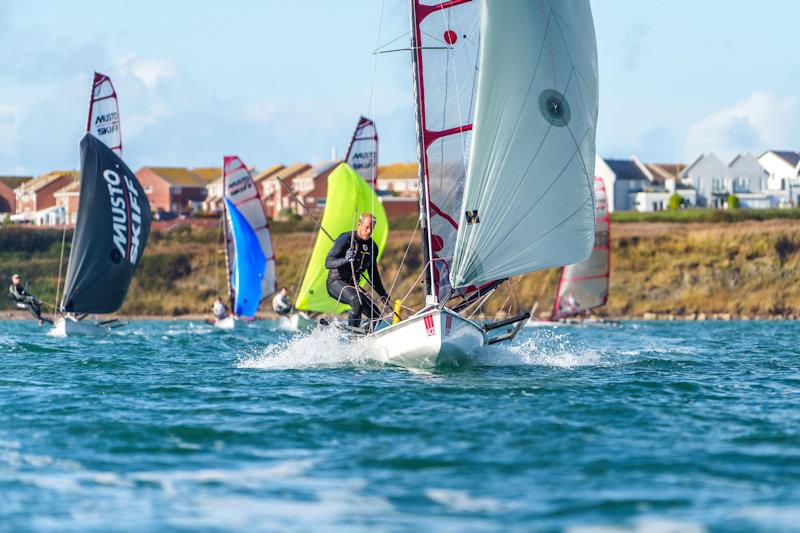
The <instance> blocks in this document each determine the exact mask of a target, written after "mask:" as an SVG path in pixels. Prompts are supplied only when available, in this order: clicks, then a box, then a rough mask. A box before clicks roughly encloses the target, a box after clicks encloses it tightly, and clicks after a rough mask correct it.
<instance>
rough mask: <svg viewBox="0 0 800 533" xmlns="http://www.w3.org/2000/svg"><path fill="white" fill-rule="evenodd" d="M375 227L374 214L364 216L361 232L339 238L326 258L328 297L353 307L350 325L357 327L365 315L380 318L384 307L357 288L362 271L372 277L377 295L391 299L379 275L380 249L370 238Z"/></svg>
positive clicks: (342, 235) (384, 298)
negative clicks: (362, 315)
mask: <svg viewBox="0 0 800 533" xmlns="http://www.w3.org/2000/svg"><path fill="white" fill-rule="evenodd" d="M374 227H375V217H374V216H372V214H371V213H361V216H360V217H359V219H358V229H357V230H356V231H348V232H346V233H342V234H341V235H339V237H338V238H337V239H336V240H335V241H334V242H333V246H332V247H331V251H330V252H328V256H327V257H326V258H325V268H327V269H328V281H327V287H328V294H329V295H330V297H331V298H333V299H334V300H337V301H339V302H342V303H345V304H347V305H349V306H350V316H348V320H347V323H348V324H349V325H350V326H352V327H356V328H357V327H359V326H360V325H361V314H362V313H363V314H364V315H365V316H367V317H368V318H371V319H377V318H379V317H380V314H381V306H379V305H376V304H375V302H373V301H372V299H371V298H370V297H369V296H367V294H366V293H365V292H364V291H362V290H357V289H356V287H355V286H354V285H355V284H356V283H357V282H358V281H359V280H360V279H361V274H362V272H366V273H367V274H368V275H369V279H370V282H371V283H372V287H373V288H374V289H375V292H377V293H378V296H380V297H381V299H382V300H383V301H384V302H386V301H388V299H389V295H388V294H387V293H386V289H384V288H383V283H381V275H380V273H379V272H378V264H377V263H378V246H377V245H376V244H375V242H374V241H373V240H372V238H371V236H372V230H373V228H374ZM354 278H355V281H354Z"/></svg>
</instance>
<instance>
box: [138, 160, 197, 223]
mask: <svg viewBox="0 0 800 533" xmlns="http://www.w3.org/2000/svg"><path fill="white" fill-rule="evenodd" d="M136 178H137V179H138V180H139V183H141V184H142V188H144V192H145V194H147V199H148V200H149V201H150V209H151V210H152V211H154V212H168V213H174V212H178V211H183V210H185V209H190V208H191V209H195V208H199V207H200V205H201V202H202V201H203V200H205V198H206V194H207V192H206V185H207V182H206V180H205V179H204V178H203V177H201V176H200V175H198V174H195V173H194V172H192V171H191V170H189V169H188V168H186V167H142V168H140V169H139V170H137V171H136Z"/></svg>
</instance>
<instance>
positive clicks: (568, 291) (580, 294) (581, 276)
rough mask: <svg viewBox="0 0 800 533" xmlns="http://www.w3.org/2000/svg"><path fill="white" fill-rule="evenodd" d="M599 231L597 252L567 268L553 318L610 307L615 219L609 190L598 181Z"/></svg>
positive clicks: (596, 228) (595, 180) (596, 195)
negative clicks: (607, 193) (612, 238)
mask: <svg viewBox="0 0 800 533" xmlns="http://www.w3.org/2000/svg"><path fill="white" fill-rule="evenodd" d="M594 191H595V206H596V208H595V209H596V214H595V226H594V227H595V230H594V249H593V250H592V255H590V256H589V259H587V260H586V261H583V262H580V263H576V264H574V265H567V266H565V267H564V269H563V270H562V271H561V280H560V281H559V283H558V292H557V293H556V302H555V305H554V306H553V313H552V315H551V319H554V320H557V319H559V318H567V317H570V316H573V315H577V314H579V313H582V312H584V311H588V310H590V309H594V308H596V307H600V306H603V305H605V304H606V302H607V301H608V280H609V272H610V258H611V239H610V228H611V219H610V217H609V214H608V200H607V196H606V187H605V185H604V184H603V180H602V179H601V178H599V177H598V176H595V178H594Z"/></svg>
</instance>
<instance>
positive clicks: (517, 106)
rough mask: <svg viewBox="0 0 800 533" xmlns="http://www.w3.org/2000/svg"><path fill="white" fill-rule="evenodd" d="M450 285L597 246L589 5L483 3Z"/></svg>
mask: <svg viewBox="0 0 800 533" xmlns="http://www.w3.org/2000/svg"><path fill="white" fill-rule="evenodd" d="M480 18H481V53H480V54H481V55H480V67H479V74H478V91H477V102H476V110H475V122H474V126H473V131H472V147H471V153H470V160H469V165H468V173H467V180H466V184H465V187H464V199H463V202H462V207H461V212H460V219H459V220H460V223H459V231H458V235H457V239H456V245H455V256H454V259H453V266H452V272H451V281H452V283H453V285H454V286H457V287H462V286H465V285H470V284H479V283H484V282H486V281H489V280H493V279H499V278H506V277H509V276H513V275H517V274H523V273H527V272H533V271H536V270H540V269H544V268H551V267H555V266H562V265H565V264H571V263H577V262H579V261H583V260H584V259H586V258H587V257H588V256H589V254H590V253H591V250H592V243H593V242H594V194H593V190H594V179H593V178H594V156H595V128H596V125H597V107H598V80H597V44H596V41H595V34H594V23H593V21H592V12H591V7H590V5H589V0H570V1H559V2H556V1H552V0H549V1H548V0H527V1H512V0H481V14H480Z"/></svg>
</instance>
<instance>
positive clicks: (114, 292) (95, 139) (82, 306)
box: [51, 73, 151, 336]
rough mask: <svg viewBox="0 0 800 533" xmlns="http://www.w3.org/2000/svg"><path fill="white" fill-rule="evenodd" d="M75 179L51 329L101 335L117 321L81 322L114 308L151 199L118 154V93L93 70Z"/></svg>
mask: <svg viewBox="0 0 800 533" xmlns="http://www.w3.org/2000/svg"><path fill="white" fill-rule="evenodd" d="M80 150H81V183H80V198H79V206H78V218H77V222H76V224H75V232H74V233H73V236H72V247H71V249H70V254H69V263H68V265H67V275H66V281H65V283H64V295H63V298H62V299H61V302H60V304H59V309H58V311H59V313H60V314H61V316H60V317H59V318H56V320H55V323H54V325H53V328H52V329H51V334H53V335H60V336H69V335H107V334H108V333H109V332H110V331H111V330H112V329H113V328H114V327H117V326H121V325H124V324H123V323H121V322H119V321H117V320H108V321H98V320H97V319H96V318H95V320H93V321H88V320H86V317H87V316H88V315H89V314H92V315H95V317H96V315H99V314H108V313H114V312H116V311H118V310H119V309H120V308H121V307H122V304H123V303H124V302H125V297H126V296H127V294H128V287H129V286H130V282H131V278H132V277H133V273H134V272H135V270H136V267H137V266H138V265H139V262H140V261H141V258H142V255H143V254H144V249H145V246H146V245H147V238H148V236H149V234H150V220H151V213H150V203H149V202H148V200H147V195H146V194H145V191H144V189H143V188H142V186H141V184H140V183H139V181H138V180H137V179H136V176H135V174H134V173H133V172H131V170H130V169H129V168H128V166H127V165H126V164H125V162H124V161H123V160H122V159H121V157H120V154H121V153H122V141H121V135H120V128H119V113H118V110H117V97H116V92H115V91H114V87H113V85H112V84H111V80H110V79H109V78H108V76H105V75H103V74H99V73H95V76H94V82H93V85H92V95H91V102H90V105H89V119H88V122H87V132H86V135H84V137H83V139H81V142H80Z"/></svg>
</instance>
